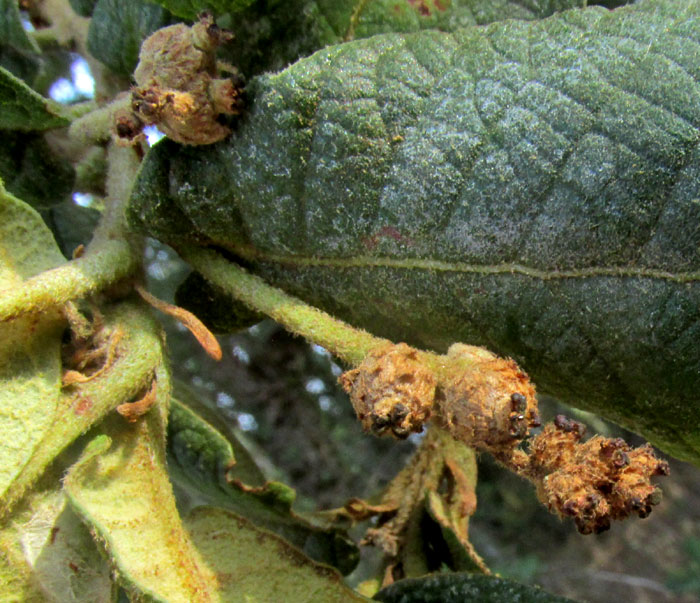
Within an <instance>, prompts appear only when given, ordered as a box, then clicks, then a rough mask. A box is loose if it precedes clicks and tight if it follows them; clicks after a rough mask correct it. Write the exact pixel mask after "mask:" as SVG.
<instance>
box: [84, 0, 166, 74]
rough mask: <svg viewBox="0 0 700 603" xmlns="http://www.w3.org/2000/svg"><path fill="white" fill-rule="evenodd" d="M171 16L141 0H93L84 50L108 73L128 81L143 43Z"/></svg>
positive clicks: (164, 24)
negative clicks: (95, 1) (103, 66)
mask: <svg viewBox="0 0 700 603" xmlns="http://www.w3.org/2000/svg"><path fill="white" fill-rule="evenodd" d="M171 20H172V16H171V15H170V14H169V13H168V12H167V11H166V10H164V9H163V8H161V7H160V6H156V5H155V4H151V3H150V2H146V1H145V0H97V4H96V5H95V10H94V11H93V13H92V20H91V21H90V29H89V30H88V40H87V44H88V50H89V51H90V53H91V54H92V55H93V56H94V57H95V58H97V59H99V60H100V61H102V62H103V63H104V64H105V65H107V67H109V68H110V69H111V70H112V71H114V72H116V73H118V74H120V75H123V76H126V77H129V76H131V73H132V72H133V71H134V69H135V68H136V65H137V63H138V59H139V50H140V49H141V42H143V41H144V40H145V39H146V38H147V37H148V36H149V35H150V34H152V33H153V32H154V31H155V30H156V29H160V28H161V27H165V26H166V25H169V24H170V22H171Z"/></svg>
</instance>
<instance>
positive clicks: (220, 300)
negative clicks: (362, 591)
mask: <svg viewBox="0 0 700 603" xmlns="http://www.w3.org/2000/svg"><path fill="white" fill-rule="evenodd" d="M175 303H176V304H177V305H178V306H180V307H181V308H185V310H189V311H190V312H192V313H193V314H194V315H195V316H197V318H199V320H201V321H202V322H203V323H204V324H205V325H206V327H207V328H208V329H209V330H210V331H212V332H214V333H235V332H237V331H242V330H243V329H247V328H248V327H252V326H253V325H254V324H257V323H259V322H260V321H261V320H263V319H264V318H265V316H263V315H262V314H259V313H258V312H253V311H252V310H251V309H250V308H248V307H247V306H245V305H243V304H242V303H237V304H236V303H232V301H231V298H230V297H228V296H227V295H226V294H225V293H223V292H222V291H221V290H220V289H217V288H216V287H215V286H214V285H210V284H209V282H208V281H207V280H205V279H204V277H203V276H202V275H201V274H198V273H196V272H193V273H192V274H190V275H189V276H188V277H187V278H186V279H185V280H184V281H183V282H182V283H181V284H180V286H179V287H178V288H177V291H176V292H175Z"/></svg>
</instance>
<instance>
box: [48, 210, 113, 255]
mask: <svg viewBox="0 0 700 603" xmlns="http://www.w3.org/2000/svg"><path fill="white" fill-rule="evenodd" d="M100 216H101V214H100V212H99V211H97V210H96V209H92V208H91V207H82V206H81V205H76V204H75V203H73V201H64V202H63V203H59V204H58V205H54V206H53V207H52V208H51V209H50V210H49V211H48V216H47V217H45V219H46V221H47V223H48V224H49V227H50V228H51V231H52V232H53V236H54V237H55V239H56V242H57V243H58V246H59V247H60V248H61V251H62V252H63V255H64V256H66V257H67V258H72V257H73V251H75V249H76V248H77V247H78V246H79V245H87V244H88V243H89V242H90V240H91V239H92V233H93V232H94V230H95V227H96V226H97V223H98V222H99V220H100Z"/></svg>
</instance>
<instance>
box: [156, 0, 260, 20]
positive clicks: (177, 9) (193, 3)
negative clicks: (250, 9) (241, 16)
mask: <svg viewBox="0 0 700 603" xmlns="http://www.w3.org/2000/svg"><path fill="white" fill-rule="evenodd" d="M152 1H153V2H156V3H157V4H160V5H161V6H162V7H163V8H166V9H167V10H169V11H170V12H171V13H172V14H173V15H176V16H178V17H182V18H183V19H189V20H190V21H194V20H195V19H196V18H197V16H198V15H200V14H201V13H202V12H205V11H208V12H211V13H213V14H214V15H220V14H221V13H228V12H231V13H236V12H239V11H241V10H243V9H244V8H246V7H247V6H249V5H250V4H252V3H253V2H254V1H255V0H152Z"/></svg>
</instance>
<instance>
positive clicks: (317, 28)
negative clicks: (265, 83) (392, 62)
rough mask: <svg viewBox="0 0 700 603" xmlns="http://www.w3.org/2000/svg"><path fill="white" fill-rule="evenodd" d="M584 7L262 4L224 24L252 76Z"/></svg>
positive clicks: (491, 2) (454, 0)
mask: <svg viewBox="0 0 700 603" xmlns="http://www.w3.org/2000/svg"><path fill="white" fill-rule="evenodd" d="M589 4H597V3H593V2H590V3H589ZM610 4H616V5H620V4H624V2H623V1H620V0H616V1H615V2H610ZM582 5H583V0H272V1H269V0H257V2H254V3H253V4H252V5H251V6H250V8H249V9H248V10H246V11H244V12H242V13H236V14H233V15H224V16H223V18H222V19H221V20H220V23H221V25H222V26H225V27H226V28H228V29H230V30H231V31H233V32H234V34H235V38H234V40H233V42H231V43H229V44H227V45H226V47H225V48H224V49H222V50H223V52H224V53H225V57H226V58H227V59H228V60H229V61H230V62H231V63H232V64H233V65H236V66H237V67H238V68H239V69H240V70H241V72H242V73H243V74H245V75H246V76H248V77H251V76H252V75H257V74H259V73H262V72H265V71H278V70H280V69H282V68H284V67H286V66H287V65H289V63H291V62H293V61H295V60H297V59H299V58H301V57H305V56H308V55H310V54H311V53H312V52H314V51H316V50H318V49H319V48H323V47H324V46H328V45H330V44H338V43H340V42H344V41H347V40H351V39H355V40H357V39H359V38H366V37H369V36H372V35H375V34H379V33H389V32H401V33H408V32H413V31H419V30H422V29H440V30H442V31H454V30H456V29H458V28H460V27H465V26H468V25H483V24H485V23H492V22H494V21H499V20H503V19H527V20H530V19H540V18H543V17H547V16H549V15H552V14H553V13H555V12H557V11H562V10H566V9H569V8H577V7H580V6H582Z"/></svg>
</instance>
